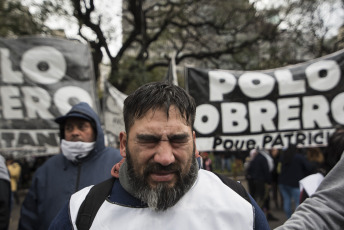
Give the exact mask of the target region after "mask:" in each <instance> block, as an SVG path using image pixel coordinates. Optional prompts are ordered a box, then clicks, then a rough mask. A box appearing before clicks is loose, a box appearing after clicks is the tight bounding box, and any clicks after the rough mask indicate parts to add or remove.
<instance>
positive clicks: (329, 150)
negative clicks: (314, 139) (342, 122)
mask: <svg viewBox="0 0 344 230" xmlns="http://www.w3.org/2000/svg"><path fill="white" fill-rule="evenodd" d="M319 151H320V149H319V150H318V151H317V152H318V153H317V154H314V153H313V155H318V154H320V153H319ZM343 151H344V129H343V128H339V129H337V130H336V131H335V132H334V133H333V134H332V135H331V137H330V138H329V140H328V144H327V147H326V148H325V150H324V154H322V153H321V155H320V156H321V157H317V159H321V161H319V160H318V161H317V162H319V163H321V165H320V166H319V167H317V172H315V173H314V174H311V175H309V176H307V177H305V178H303V179H302V180H300V190H301V195H300V203H302V202H303V201H304V200H305V199H307V198H308V197H310V196H311V195H312V194H313V193H314V192H315V191H316V189H317V188H318V186H319V184H320V183H321V182H322V180H323V179H324V177H325V176H326V175H327V173H328V172H329V171H330V170H331V169H332V168H333V167H334V166H335V165H336V164H337V162H338V161H339V160H340V158H341V156H342V153H343ZM323 155H324V156H323ZM316 165H319V164H316Z"/></svg>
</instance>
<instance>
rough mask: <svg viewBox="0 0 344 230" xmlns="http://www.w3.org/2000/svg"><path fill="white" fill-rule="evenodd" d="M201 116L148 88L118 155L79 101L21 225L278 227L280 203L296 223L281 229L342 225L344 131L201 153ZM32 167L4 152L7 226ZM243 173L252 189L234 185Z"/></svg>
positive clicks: (34, 185) (129, 106)
mask: <svg viewBox="0 0 344 230" xmlns="http://www.w3.org/2000/svg"><path fill="white" fill-rule="evenodd" d="M148 102H149V103H148ZM195 113H196V105H195V102H194V100H193V98H192V97H190V95H189V94H188V93H187V92H186V91H185V90H184V89H182V88H181V87H178V86H175V85H172V84H170V83H168V82H154V83H149V84H146V85H143V86H141V87H140V88H139V89H137V90H136V91H135V92H134V93H133V94H131V95H129V96H128V97H127V98H126V100H125V102H124V111H123V115H124V123H125V131H122V132H121V133H120V145H119V149H115V148H112V147H106V146H105V141H104V134H103V130H102V128H101V124H100V119H99V117H98V115H97V114H96V113H95V112H94V111H93V109H92V108H91V107H90V106H89V105H88V104H87V103H84V102H81V103H79V104H76V105H74V106H73V107H72V109H71V110H70V111H69V112H68V113H66V114H65V115H63V116H61V117H58V118H56V119H55V122H56V123H57V124H58V125H59V127H60V138H61V148H60V149H61V153H60V154H57V155H54V156H52V157H49V158H48V159H47V160H46V161H45V162H44V163H43V162H42V163H41V164H40V165H39V166H37V169H36V170H35V172H34V175H33V177H32V179H29V180H30V182H31V183H30V184H29V185H27V186H28V187H27V189H28V192H27V194H26V196H25V199H24V201H23V203H22V206H21V212H20V219H19V225H18V229H19V230H21V229H23V230H24V229H37V230H40V229H44V230H46V229H51V230H54V229H66V230H67V229H90V227H91V226H92V229H104V228H106V229H111V226H114V225H116V228H124V229H137V228H142V227H144V228H145V229H176V228H178V229H196V228H197V229H253V228H254V229H257V230H259V229H270V227H269V224H268V220H269V221H275V220H278V219H277V218H276V217H275V216H274V215H273V214H272V212H271V208H270V206H271V205H270V203H272V202H273V203H274V205H275V207H276V208H281V209H283V211H284V213H285V216H286V219H288V220H287V222H286V223H285V224H284V225H283V226H281V227H279V228H278V229H316V228H314V226H325V225H328V226H331V227H332V228H330V229H339V228H338V227H340V226H342V224H343V222H344V220H343V219H344V214H343V211H342V205H341V202H339V203H338V202H336V199H341V198H340V196H341V194H342V191H343V186H344V185H343V183H341V182H338V181H340V176H338V175H340V173H342V172H343V171H344V169H343V167H344V165H343V164H344V160H343V159H342V157H341V156H342V153H343V151H344V129H342V128H338V129H336V131H335V132H334V133H333V135H332V136H331V137H330V138H329V141H328V145H327V146H326V147H324V148H303V149H302V148H298V147H297V145H293V144H291V145H289V146H288V147H286V148H285V149H275V148H273V149H252V150H251V151H250V152H247V153H246V152H198V150H197V146H196V144H195V140H196V136H195V132H194V131H193V128H192V127H193V123H194V120H195ZM341 159H342V160H341ZM338 162H339V163H338ZM26 168H27V167H26V166H24V164H20V163H19V162H16V161H15V160H14V159H13V158H11V157H8V158H7V159H6V160H5V159H4V158H3V157H2V156H0V189H1V196H0V201H1V203H2V204H4V205H2V206H1V209H0V212H1V213H0V216H1V218H0V221H1V223H0V229H7V228H8V223H9V222H8V221H9V218H10V210H11V207H12V206H13V205H18V204H19V203H20V202H19V199H18V193H17V192H18V186H19V187H20V186H21V185H20V184H21V183H23V182H24V181H25V182H27V177H26V179H24V180H23V178H24V177H25V176H28V175H27V174H28V171H27V169H26ZM225 172H230V177H234V178H235V179H234V180H232V179H230V178H229V176H228V175H227V176H223V175H222V174H223V173H225ZM240 173H242V175H244V176H245V179H246V180H247V184H248V191H246V189H245V188H244V187H243V186H242V185H241V184H240V183H237V182H236V177H237V176H238V175H239V174H240ZM23 184H24V183H23ZM314 205H318V207H319V208H320V210H321V212H320V211H319V210H317V209H316V208H315V207H316V206H314ZM200 210H201V211H200ZM323 215H326V216H325V217H324V216H323ZM320 216H321V217H320ZM133 217H135V221H131V220H132V218H133ZM310 217H312V218H317V219H316V220H315V221H313V222H315V223H316V225H315V224H314V223H308V222H309V220H310ZM205 220H206V221H205ZM310 226H312V227H310ZM321 229H324V228H321Z"/></svg>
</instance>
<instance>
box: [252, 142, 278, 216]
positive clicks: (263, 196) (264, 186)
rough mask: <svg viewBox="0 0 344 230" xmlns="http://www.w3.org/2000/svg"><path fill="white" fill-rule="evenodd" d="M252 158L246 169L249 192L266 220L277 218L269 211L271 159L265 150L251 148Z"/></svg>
mask: <svg viewBox="0 0 344 230" xmlns="http://www.w3.org/2000/svg"><path fill="white" fill-rule="evenodd" d="M250 155H251V157H252V160H251V161H250V162H249V164H248V166H246V167H247V170H246V177H247V181H248V187H249V192H250V194H251V195H252V196H253V198H254V199H255V200H256V201H257V203H258V205H259V206H260V207H261V209H262V210H263V211H264V213H265V215H266V217H267V219H268V220H271V221H276V220H278V219H277V218H276V217H274V216H273V215H272V214H271V213H270V204H269V202H270V194H269V193H270V187H271V171H272V169H273V160H272V158H271V157H270V155H269V153H268V152H267V151H266V150H257V149H254V150H251V153H250Z"/></svg>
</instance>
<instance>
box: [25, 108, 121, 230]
mask: <svg viewBox="0 0 344 230" xmlns="http://www.w3.org/2000/svg"><path fill="white" fill-rule="evenodd" d="M55 121H56V122H57V123H58V124H59V125H60V138H61V154H57V155H55V156H53V157H51V158H50V159H48V160H47V161H46V162H45V163H44V164H43V165H42V166H41V167H39V168H38V170H37V171H36V173H35V175H34V178H33V181H32V185H31V188H30V189H29V192H28V194H27V195H26V198H25V200H24V202H23V206H22V209H21V216H20V220H19V229H27V230H29V229H30V230H46V229H48V227H49V225H50V222H51V221H52V220H53V218H54V217H55V215H56V214H57V213H58V211H59V210H60V209H61V207H62V206H63V205H64V204H65V203H66V202H67V201H68V200H69V198H70V196H71V194H73V193H74V192H76V191H78V190H80V189H82V188H85V187H87V186H89V185H93V184H96V183H98V182H101V181H103V180H105V179H107V178H108V177H110V175H109V171H110V170H111V168H112V166H113V165H114V164H115V163H117V162H119V161H120V160H121V158H122V157H121V156H120V154H119V151H118V150H116V149H114V148H110V147H105V142H104V134H103V130H102V128H101V124H100V120H99V117H98V115H97V114H96V113H95V112H94V110H93V109H92V108H91V107H90V106H89V105H88V104H87V103H85V102H81V103H79V104H76V105H74V106H73V107H72V109H71V110H70V111H69V112H68V113H67V114H66V115H64V116H61V117H58V118H57V119H56V120H55Z"/></svg>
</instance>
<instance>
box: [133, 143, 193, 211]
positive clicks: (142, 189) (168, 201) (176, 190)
mask: <svg viewBox="0 0 344 230" xmlns="http://www.w3.org/2000/svg"><path fill="white" fill-rule="evenodd" d="M126 149H127V154H126V160H127V164H128V172H127V173H128V177H129V181H130V186H131V188H132V191H134V194H133V195H134V196H135V197H137V198H139V199H140V200H141V201H143V202H145V203H147V205H148V206H149V207H150V208H153V209H154V210H156V211H164V210H166V209H168V208H170V207H172V206H174V205H175V204H176V203H177V202H178V201H179V200H180V198H181V197H182V196H183V195H184V194H185V193H186V192H187V191H188V190H189V189H190V188H191V187H192V185H193V184H194V182H195V180H196V178H197V173H198V163H197V161H196V158H195V150H193V155H192V157H190V159H189V162H188V164H190V163H191V164H190V169H189V171H188V172H187V173H186V174H184V175H183V174H182V172H181V168H180V165H179V164H178V163H173V164H170V165H168V166H162V165H161V164H158V163H149V164H147V166H146V168H145V170H144V173H143V175H137V173H136V172H135V170H134V165H133V160H132V159H131V156H130V155H131V154H130V151H129V149H128V146H127V148H126ZM161 170H166V171H174V172H175V174H176V177H177V180H176V182H175V184H174V186H170V185H169V184H168V183H166V182H160V183H157V185H156V186H155V188H152V187H151V186H150V185H149V183H148V177H149V175H150V173H152V172H158V171H161Z"/></svg>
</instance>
